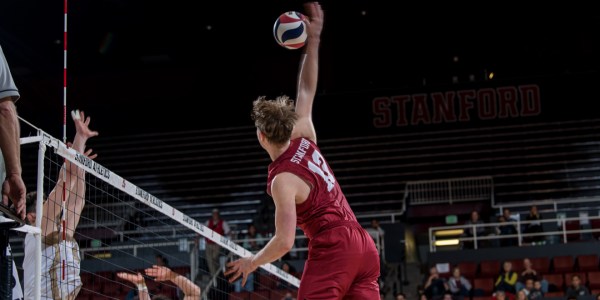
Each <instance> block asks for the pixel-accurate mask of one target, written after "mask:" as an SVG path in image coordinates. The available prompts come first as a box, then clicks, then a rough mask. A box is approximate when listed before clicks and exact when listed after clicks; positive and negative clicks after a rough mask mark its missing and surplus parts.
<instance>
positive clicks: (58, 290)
mask: <svg viewBox="0 0 600 300" xmlns="http://www.w3.org/2000/svg"><path fill="white" fill-rule="evenodd" d="M71 116H72V118H73V121H74V122H75V129H76V134H75V138H74V139H73V145H72V148H73V149H75V150H76V151H77V152H79V153H82V154H85V155H86V156H87V157H88V158H89V159H94V158H96V155H95V154H94V155H91V153H92V150H91V149H89V150H87V151H85V143H86V142H87V140H88V139H89V138H90V137H94V136H97V135H98V132H96V131H92V130H90V129H89V127H88V125H89V124H90V117H87V119H86V118H85V114H84V113H83V112H79V111H78V110H77V111H73V112H72V114H71ZM65 165H66V178H65V177H64V176H65V174H64V173H65V172H64V171H63V169H61V170H60V176H59V179H58V181H57V183H56V186H55V187H54V189H53V190H52V191H51V192H50V195H49V197H48V198H47V199H44V205H43V210H44V211H43V213H44V215H43V217H42V224H41V230H42V276H41V277H42V278H41V280H42V283H41V287H42V291H41V299H75V297H76V296H77V294H78V293H79V290H80V289H81V286H82V282H81V277H80V275H79V272H80V262H81V257H80V253H79V245H78V244H77V241H75V239H73V235H74V234H75V229H76V228H77V224H78V223H79V218H80V216H81V211H82V210H83V206H84V205H85V198H84V196H85V171H84V170H83V169H81V168H79V167H77V165H75V164H73V163H71V162H69V161H67V162H65ZM65 183H66V185H67V186H66V187H65V191H66V193H67V195H66V196H65V197H66V198H65V199H66V209H65V211H64V212H62V201H63V185H64V184H65ZM26 198H27V200H26V202H27V209H26V211H27V221H28V222H29V223H30V224H35V217H36V211H35V203H36V199H37V194H36V192H30V193H28V194H27V197H26ZM61 213H65V214H66V216H65V219H66V223H65V224H66V228H62V222H61V217H62V215H61ZM63 229H66V236H65V237H64V238H63V234H62V233H63ZM63 260H65V263H66V264H65V269H64V272H66V274H65V277H64V279H63V276H62V272H63ZM34 274H35V238H34V236H33V234H31V233H28V234H27V235H26V236H25V257H24V258H23V278H24V292H25V299H33V295H34V291H35V282H34Z"/></svg>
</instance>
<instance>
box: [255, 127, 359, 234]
mask: <svg viewBox="0 0 600 300" xmlns="http://www.w3.org/2000/svg"><path fill="white" fill-rule="evenodd" d="M282 172H288V173H292V174H294V175H296V176H298V177H300V178H302V179H303V180H304V181H306V182H307V183H308V184H309V185H310V186H311V189H310V194H309V195H308V198H307V199H306V201H304V202H303V203H301V204H298V205H296V216H297V225H298V226H299V227H300V228H301V229H302V230H303V231H304V234H305V235H306V236H307V237H308V238H309V239H310V238H312V237H313V236H314V235H315V234H317V233H319V232H320V231H321V229H322V228H323V227H324V226H325V225H326V224H328V223H331V222H333V221H356V217H355V216H354V212H353V211H352V209H351V208H350V205H349V204H348V201H347V200H346V196H344V193H342V189H341V188H340V185H339V184H338V182H337V180H336V179H335V176H334V175H333V172H332V171H331V168H329V165H328V164H327V162H326V161H325V159H324V158H323V155H321V151H320V150H319V147H317V145H316V144H315V143H313V142H312V141H310V140H309V139H306V138H297V139H293V140H291V143H290V147H289V148H288V149H287V150H286V151H285V152H284V153H283V154H281V156H279V157H278V158H277V159H276V160H275V161H273V162H272V163H271V164H270V165H269V176H268V181H267V193H268V194H269V195H270V196H272V195H271V182H272V181H273V178H275V176H276V175H277V174H279V173H282Z"/></svg>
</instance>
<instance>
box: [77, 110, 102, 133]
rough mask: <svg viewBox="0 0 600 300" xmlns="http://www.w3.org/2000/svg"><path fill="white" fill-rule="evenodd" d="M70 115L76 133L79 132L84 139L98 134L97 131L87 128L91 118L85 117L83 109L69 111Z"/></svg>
mask: <svg viewBox="0 0 600 300" xmlns="http://www.w3.org/2000/svg"><path fill="white" fill-rule="evenodd" d="M71 117H72V118H73V122H75V130H77V134H80V135H81V136H82V137H83V138H84V139H86V140H87V139H89V138H91V137H94V136H97V135H98V132H97V131H93V130H91V129H90V128H89V125H90V121H91V119H90V117H87V118H86V117H85V113H84V112H83V111H79V110H78V109H76V110H73V111H71Z"/></svg>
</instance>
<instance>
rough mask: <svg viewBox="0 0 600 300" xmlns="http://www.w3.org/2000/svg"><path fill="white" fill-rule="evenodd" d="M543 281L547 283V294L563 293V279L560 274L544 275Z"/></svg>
mask: <svg viewBox="0 0 600 300" xmlns="http://www.w3.org/2000/svg"><path fill="white" fill-rule="evenodd" d="M542 278H543V279H546V281H548V292H558V291H563V290H564V287H565V278H564V277H563V275H562V274H544V275H542Z"/></svg>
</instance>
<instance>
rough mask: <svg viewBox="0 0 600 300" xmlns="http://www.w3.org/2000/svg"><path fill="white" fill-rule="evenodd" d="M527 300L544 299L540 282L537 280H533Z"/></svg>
mask: <svg viewBox="0 0 600 300" xmlns="http://www.w3.org/2000/svg"><path fill="white" fill-rule="evenodd" d="M527 298H529V300H541V299H544V292H542V283H541V282H540V281H539V280H537V281H534V282H533V289H532V290H531V291H529V295H527Z"/></svg>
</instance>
